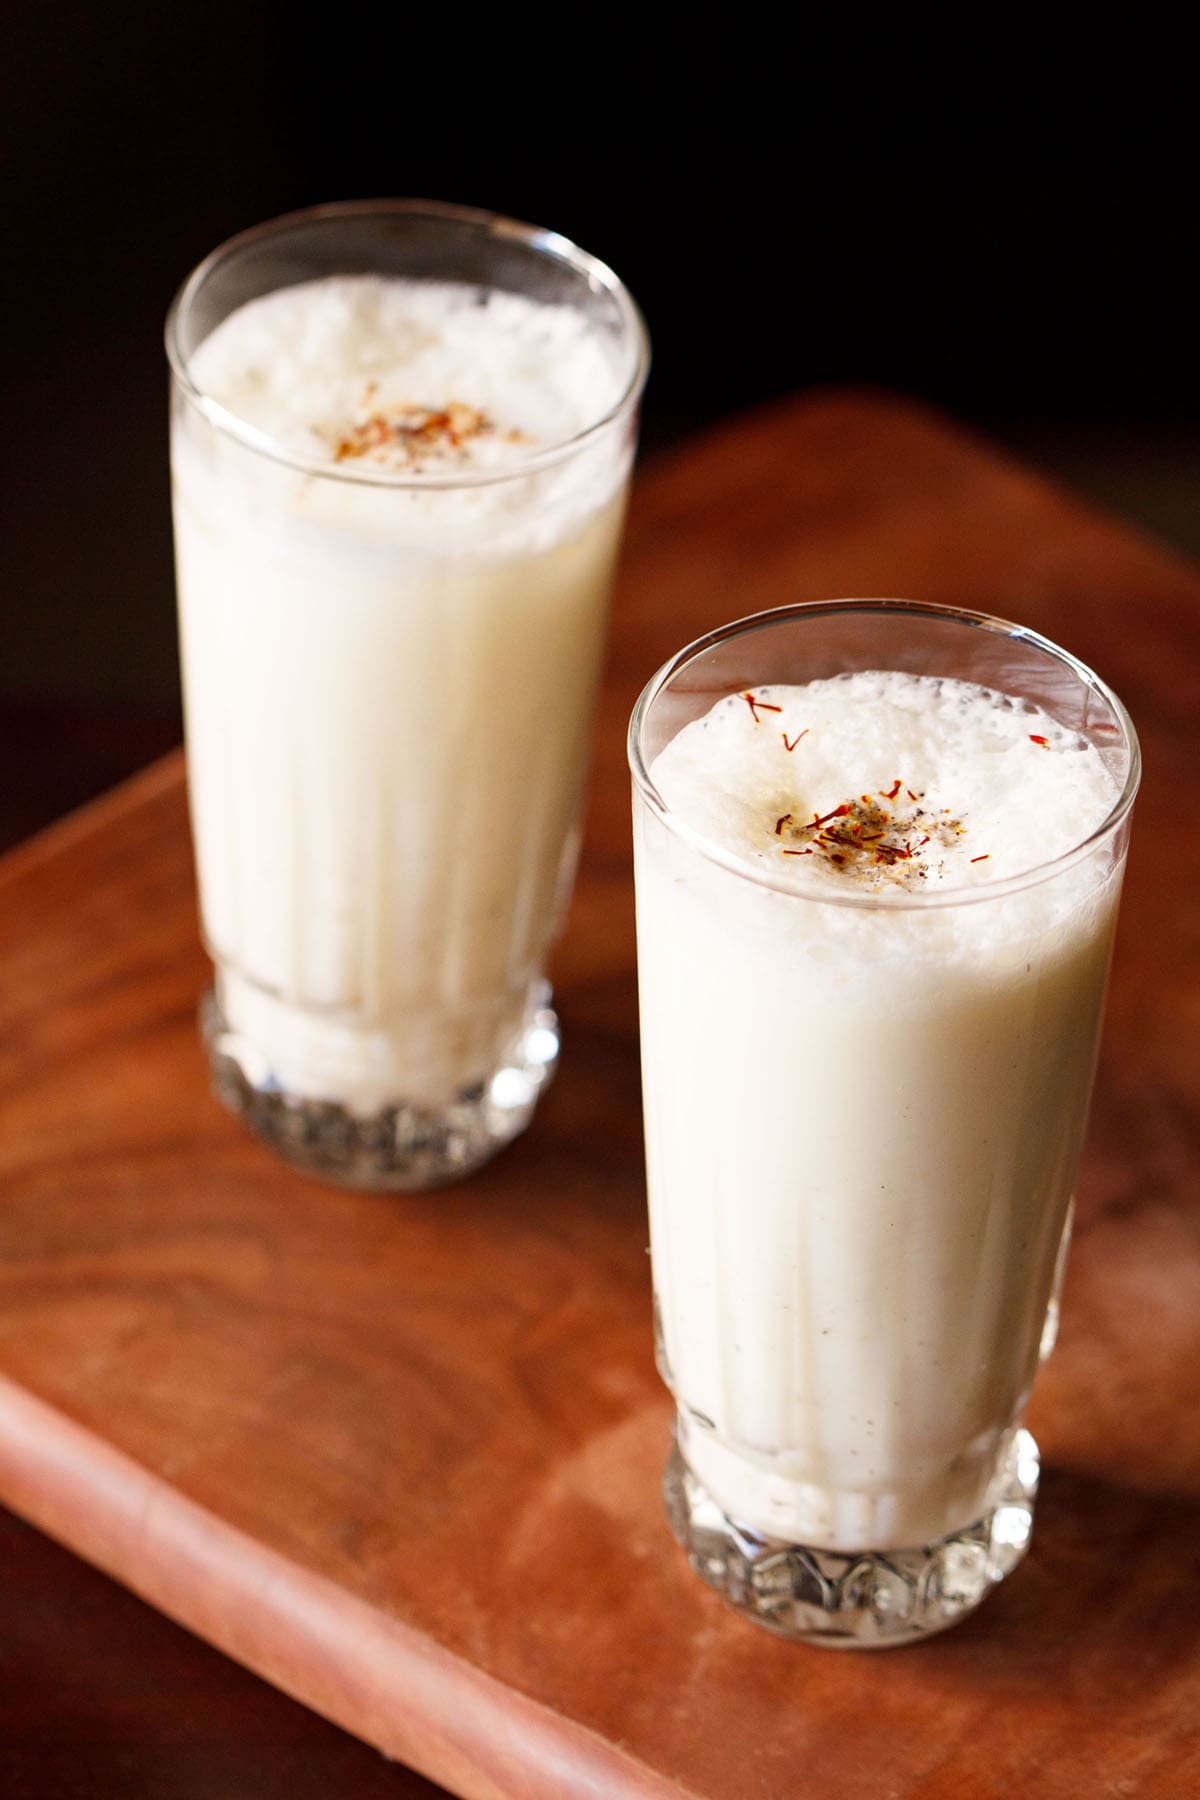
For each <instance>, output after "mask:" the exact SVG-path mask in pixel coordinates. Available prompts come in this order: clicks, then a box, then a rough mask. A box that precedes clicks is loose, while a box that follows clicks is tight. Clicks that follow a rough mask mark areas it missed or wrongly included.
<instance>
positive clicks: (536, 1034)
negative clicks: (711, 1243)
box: [200, 983, 559, 1193]
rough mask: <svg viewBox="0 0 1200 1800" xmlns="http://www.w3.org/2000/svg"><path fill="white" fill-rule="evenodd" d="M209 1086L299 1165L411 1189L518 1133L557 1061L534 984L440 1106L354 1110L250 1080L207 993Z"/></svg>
mask: <svg viewBox="0 0 1200 1800" xmlns="http://www.w3.org/2000/svg"><path fill="white" fill-rule="evenodd" d="M200 1030H201V1034H202V1036H203V1038H204V1041H205V1043H206V1045H207V1047H208V1055H209V1066H210V1070H211V1074H212V1084H213V1091H214V1093H215V1094H216V1096H217V1098H218V1099H219V1100H221V1101H222V1102H223V1103H224V1104H225V1105H226V1106H227V1107H228V1108H229V1110H230V1112H232V1113H236V1114H237V1116H238V1117H239V1118H240V1119H242V1120H243V1121H244V1122H245V1124H246V1125H247V1126H248V1127H249V1128H250V1130H251V1131H252V1132H254V1134H255V1136H256V1137H259V1138H261V1139H262V1140H263V1142H264V1143H266V1144H269V1145H270V1147H271V1149H272V1150H274V1151H276V1152H277V1153H278V1154H279V1155H280V1156H282V1157H284V1158H286V1160H287V1161H288V1162H290V1163H293V1164H295V1166H296V1167H297V1168H300V1169H303V1170H305V1171H306V1172H307V1173H308V1174H310V1175H316V1176H319V1177H321V1178H322V1179H324V1180H326V1181H332V1182H336V1183H338V1184H339V1185H340V1186H343V1187H353V1188H366V1189H372V1190H376V1191H382V1192H387V1191H399V1192H410V1193H411V1192H416V1191H420V1190H422V1189H425V1188H436V1187H444V1186H445V1185H446V1184H447V1183H449V1182H452V1181H459V1180H461V1179H462V1177H463V1176H465V1175H469V1174H470V1173H471V1172H472V1171H473V1170H474V1169H478V1168H479V1167H480V1166H481V1165H482V1164H483V1163H485V1162H487V1161H488V1160H489V1159H490V1158H491V1157H493V1156H494V1155H495V1154H496V1152H497V1151H498V1150H502V1149H503V1148H504V1146H505V1145H506V1144H508V1143H511V1142H512V1140H513V1138H515V1137H517V1136H519V1134H520V1133H521V1132H522V1131H524V1129H525V1127H526V1126H527V1125H528V1124H529V1121H530V1120H531V1119H532V1117H533V1112H534V1108H535V1106H536V1105H537V1100H538V1096H539V1094H540V1093H541V1092H542V1090H543V1088H545V1087H546V1086H547V1084H548V1083H549V1081H550V1078H551V1076H552V1075H553V1074H554V1070H555V1067H556V1066H557V1063H558V1050H559V1031H558V1019H557V1016H556V1015H555V1013H554V1011H553V1008H552V1007H551V1005H550V989H549V986H548V985H547V984H545V983H542V984H540V985H539V988H538V991H537V993H536V995H535V998H534V1002H533V1003H532V1004H531V1006H530V1008H529V1011H528V1013H527V1014H526V1017H525V1020H524V1022H523V1024H522V1026H521V1029H520V1030H519V1031H518V1033H517V1034H516V1037H515V1038H514V1039H513V1041H512V1042H511V1043H510V1045H509V1046H508V1049H507V1051H506V1053H505V1055H504V1057H503V1058H502V1060H501V1062H500V1065H499V1067H498V1068H496V1069H494V1070H492V1072H491V1074H490V1075H489V1076H488V1077H487V1079H486V1080H481V1081H478V1082H475V1083H473V1084H472V1086H470V1087H468V1088H463V1089H462V1090H461V1091H460V1092H459V1093H456V1094H455V1095H453V1097H452V1098H451V1099H450V1100H449V1101H448V1102H447V1103H446V1104H445V1105H444V1106H441V1107H430V1106H418V1105H410V1104H407V1103H406V1102H404V1101H402V1100H398V1101H396V1102H395V1103H394V1104H393V1105H390V1106H386V1107H384V1108H383V1109H382V1110H381V1111H379V1112H377V1113H373V1114H370V1115H368V1116H365V1117H364V1116H362V1115H360V1114H358V1113H355V1112H352V1111H351V1110H350V1109H349V1108H348V1107H346V1106H344V1105H342V1104H341V1103H340V1102H338V1101H330V1100H314V1099H310V1098H309V1097H308V1096H306V1095H304V1094H294V1093H288V1092H286V1091H285V1090H284V1089H282V1088H281V1087H279V1086H278V1085H275V1084H271V1083H265V1084H263V1083H260V1082H256V1081H253V1080H251V1078H250V1075H249V1074H248V1073H247V1070H248V1069H257V1067H258V1066H259V1065H260V1063H261V1058H260V1057H258V1056H257V1055H255V1054H254V1053H253V1052H252V1051H250V1048H249V1046H244V1047H243V1046H242V1045H241V1043H240V1040H239V1038H238V1035H237V1033H236V1032H234V1031H232V1030H231V1029H230V1027H229V1025H228V1023H227V1022H226V1019H225V1017H224V1015H223V1013H222V1011H221V1007H220V1003H219V1001H218V999H217V996H216V993H215V991H214V990H211V989H210V990H209V992H208V993H207V994H206V995H205V997H204V999H203V1001H202V1002H201V1005H200Z"/></svg>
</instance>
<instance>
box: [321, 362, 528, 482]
mask: <svg viewBox="0 0 1200 1800" xmlns="http://www.w3.org/2000/svg"><path fill="white" fill-rule="evenodd" d="M373 390H374V384H373V383H372V384H369V386H368V389H367V398H368V399H370V398H372V397H373ZM499 435H500V434H499V433H498V431H497V428H496V426H495V425H494V423H493V422H492V420H491V419H489V418H488V416H487V414H486V413H484V412H480V410H479V408H478V407H475V406H464V405H463V404H462V403H461V401H458V400H452V401H450V403H449V404H448V405H447V406H444V407H440V408H439V407H432V406H398V407H393V408H392V409H391V410H390V411H388V412H373V413H370V414H369V415H368V416H367V417H366V418H365V419H363V420H362V421H361V422H360V423H359V424H357V425H352V426H351V427H350V429H349V431H348V432H347V433H346V434H345V436H344V437H341V438H339V440H338V442H337V445H336V447H335V449H334V453H333V460H334V461H335V462H339V463H340V462H348V461H350V460H351V459H352V458H370V459H371V460H373V461H375V462H378V463H383V464H386V465H388V466H392V467H395V466H397V465H399V466H400V467H402V468H408V469H420V468H421V467H423V466H424V465H425V464H427V463H438V462H447V461H463V460H465V459H466V457H467V456H468V455H469V454H470V452H469V446H470V445H471V444H472V443H475V442H478V441H479V440H481V439H484V438H492V439H495V438H497V437H498V436H499ZM522 441H523V434H522V433H521V432H519V431H509V432H505V433H504V442H506V443H520V442H522Z"/></svg>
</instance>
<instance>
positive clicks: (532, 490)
mask: <svg viewBox="0 0 1200 1800" xmlns="http://www.w3.org/2000/svg"><path fill="white" fill-rule="evenodd" d="M622 354H623V356H624V359H625V361H626V362H627V361H628V351H627V349H626V350H625V351H624V352H623V353H622ZM630 374H631V372H630V369H629V367H627V366H624V365H623V363H622V361H621V359H620V358H619V357H618V354H617V351H616V349H614V348H613V346H612V344H611V343H610V341H609V340H608V339H607V338H606V337H605V335H604V334H603V333H602V332H601V331H599V330H598V329H597V328H595V327H594V326H593V325H592V324H591V322H590V321H589V319H588V318H587V317H586V316H585V315H584V314H583V313H582V312H581V311H579V310H577V309H575V308H573V307H571V306H569V305H565V304H564V305H549V304H541V303H539V302H536V301H534V300H531V299H527V298H525V297H523V296H521V295H517V294H511V293H504V292H499V291H496V290H491V289H486V288H483V289H481V288H478V287H473V286H468V285H465V284H447V283H437V282H425V281H412V282H409V281H404V280H399V279H391V278H383V277H373V276H345V277H342V276H337V277H331V278H327V279H323V280H319V281H310V282H304V283H301V284H299V285H297V286H293V287H287V288H284V289H281V290H279V291H276V292H273V293H269V294H267V295H265V296H264V297H262V298H259V299H255V300H252V301H250V302H249V303H248V304H246V305H244V306H242V307H241V308H240V309H239V310H237V311H234V312H233V313H232V314H231V315H230V316H229V317H227V318H226V319H225V320H224V321H223V322H222V323H220V324H219V325H218V326H217V327H216V329H215V330H213V331H212V332H211V334H210V335H209V336H208V337H207V338H206V339H205V340H204V341H203V342H202V343H201V344H200V345H199V347H198V349H197V350H196V351H195V352H194V354H193V355H192V357H191V359H190V364H189V375H190V377H191V381H192V384H193V387H194V388H195V389H196V390H198V392H199V395H200V396H202V398H200V399H198V400H197V398H196V397H195V395H193V396H192V397H191V398H190V399H185V398H180V399H179V400H178V402H177V411H176V428H175V432H174V442H173V471H174V489H175V529H176V544H177V559H178V587H179V606H180V620H181V636H182V652H183V670H184V691H185V704H186V715H187V731H188V764H189V778H190V789H191V805H192V817H193V826H194V835H195V843H196V853H197V861H198V869H199V883H200V893H201V902H202V911H203V920H204V930H205V935H206V938H207V942H208V945H209V948H210V950H211V952H212V954H213V957H214V960H215V962H216V964H217V969H218V991H219V997H220V1003H221V1008H222V1011H223V1013H224V1016H225V1019H226V1021H227V1023H228V1024H229V1026H230V1027H231V1028H232V1029H233V1030H234V1031H236V1032H237V1033H238V1034H239V1035H240V1038H241V1040H242V1042H243V1045H246V1044H248V1045H251V1046H253V1050H254V1053H255V1054H256V1055H257V1056H258V1058H259V1060H260V1062H261V1068H260V1069H259V1070H258V1071H257V1076H258V1079H259V1081H260V1082H261V1083H262V1084H264V1085H268V1086H278V1087H279V1088H282V1089H284V1090H286V1091H289V1092H294V1093H296V1094H300V1095H304V1096H307V1097H310V1098H313V1099H316V1100H328V1101H331V1102H336V1103H340V1104H341V1105H342V1106H344V1107H345V1108H346V1109H348V1110H349V1111H351V1112H352V1113H355V1114H358V1115H361V1116H367V1115H370V1114H372V1113H375V1112H377V1111H378V1110H379V1109H380V1108H384V1107H387V1106H390V1105H392V1104H393V1103H395V1102H397V1101H400V1100H402V1101H405V1102H411V1103H414V1104H419V1105H427V1106H431V1107H437V1106H444V1105H445V1104H446V1103H447V1102H449V1101H450V1100H452V1099H453V1097H454V1095H455V1094H456V1093H458V1092H459V1091H460V1090H462V1089H464V1088H467V1087H469V1086H470V1085H471V1084H472V1083H476V1082H478V1081H479V1080H481V1079H484V1078H486V1076H487V1075H488V1073H489V1072H490V1071H491V1070H492V1069H494V1068H495V1067H496V1066H497V1064H498V1061H499V1059H500V1056H501V1054H502V1051H503V1048H504V1045H505V1044H506V1042H507V1041H509V1040H510V1039H511V1038H512V1037H513V1034H514V1032H515V1031H517V1029H518V1028H519V1026H520V1024H521V1021H522V1018H523V1016H524V1015H525V1012H526V1008H527V1006H528V1003H529V997H530V993H531V991H532V990H533V989H534V988H535V986H536V984H537V982H538V980H539V977H540V975H541V973H542V971H543V969H544V964H545V958H546V953H547V950H548V947H549V944H550V942H551V941H552V939H553V937H554V935H555V932H556V929H557V925H558V922H559V917H560V911H561V902H562V900H563V898H564V896H565V893H566V890H567V887H568V885H569V881H570V876H571V872H572V867H573V858H574V841H575V833H576V820H577V815H578V809H579V805H580V799H581V791H582V783H583V779H584V772H585V762H586V756H587V749H588V739H589V725H590V716H591V709H592V701H593V696H594V691H595V688H596V683H597V678H598V672H599V667H600V660H601V654H602V648H603V643H604V632H605V622H606V613H607V602H608V597H609V591H610V587H611V583H612V576H613V568H614V562H615V558H616V554H617V546H618V539H619V535H620V530H621V520H622V513H623V508H624V496H625V488H626V482H627V477H628V472H629V463H630V458H631V453H632V441H631V440H632V428H631V426H621V427H618V428H617V429H615V430H610V431H606V432H602V433H599V434H597V436H596V437H595V439H594V440H592V441H588V442H586V443H584V444H582V445H576V446H574V447H573V448H571V449H570V451H569V452H565V453H564V454H563V455H562V456H560V457H558V458H557V459H556V458H555V457H554V456H553V455H546V454H545V453H546V452H548V451H552V449H553V447H554V446H567V445H569V444H570V443H571V440H573V439H574V438H576V437H577V435H578V434H579V433H581V432H584V431H586V430H587V429H588V428H589V427H590V426H592V425H594V424H595V423H596V422H597V421H599V420H602V419H603V418H605V416H606V415H607V414H608V413H609V412H611V411H612V410H613V408H614V407H616V405H617V404H618V402H619V401H620V400H621V397H622V395H623V394H624V393H625V392H626V391H627V389H628V386H629V382H630ZM230 417H231V418H232V420H234V421H236V425H235V428H234V429H232V430H230V429H228V428H227V427H228V424H229V419H230Z"/></svg>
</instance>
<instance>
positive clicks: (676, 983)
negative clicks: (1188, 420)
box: [635, 609, 1124, 1622]
mask: <svg viewBox="0 0 1200 1800" xmlns="http://www.w3.org/2000/svg"><path fill="white" fill-rule="evenodd" d="M804 610H805V609H797V611H798V612H799V613H800V614H803V612H804ZM766 617H767V618H768V619H769V618H770V617H771V615H767V616H766ZM697 706H698V702H697V703H694V704H693V705H692V706H691V708H690V711H691V712H692V714H693V715H695V716H692V717H691V718H690V719H689V721H688V722H686V723H684V724H683V725H682V728H681V729H678V730H677V731H675V733H674V735H670V736H668V737H667V741H666V742H665V744H663V745H662V746H661V747H659V748H658V749H657V753H656V754H654V755H653V756H652V757H648V758H647V759H646V763H645V768H644V780H643V782H642V784H641V785H640V786H639V790H638V804H637V807H636V850H637V908H638V961H639V972H640V989H641V1018H642V1056H643V1077H644V1089H645V1117H646V1150H647V1179H648V1189H649V1201H650V1220H651V1242H652V1255H653V1267H654V1286H655V1294H656V1301H657V1308H658V1319H659V1332H660V1354H661V1359H662V1363H663V1368H664V1373H665V1375H666V1378H667V1380H668V1382H669V1384H670V1386H671V1387H672V1389H673V1391H674V1394H675V1396H676V1400H677V1402H678V1406H679V1431H678V1441H679V1450H680V1453H681V1455H682V1458H683V1461H684V1464H685V1466H686V1471H687V1474H688V1478H689V1480H691V1481H692V1482H693V1483H694V1485H695V1487H696V1488H697V1490H701V1491H703V1493H704V1495H705V1496H706V1497H707V1498H708V1499H709V1500H710V1501H712V1502H715V1503H716V1506H717V1507H718V1508H719V1509H720V1512H721V1513H722V1514H723V1515H724V1516H725V1517H726V1518H728V1519H729V1520H732V1521H735V1522H737V1524H738V1525H739V1526H740V1527H742V1528H749V1530H750V1532H752V1533H757V1534H760V1536H761V1537H762V1538H763V1539H765V1540H770V1541H771V1542H773V1543H775V1544H776V1545H778V1544H784V1545H801V1546H805V1547H807V1549H809V1550H813V1551H818V1552H820V1551H828V1552H837V1553H843V1554H845V1555H848V1556H850V1557H851V1558H853V1557H854V1556H855V1555H856V1554H857V1553H860V1552H879V1551H889V1550H906V1549H910V1548H914V1547H921V1546H927V1545H930V1544H933V1543H935V1542H936V1541H937V1540H942V1539H945V1538H948V1537H952V1536H953V1534H955V1533H958V1532H960V1531H962V1530H964V1529H966V1528H970V1527H972V1526H973V1525H974V1524H976V1523H977V1522H979V1521H981V1520H983V1519H985V1518H986V1516H987V1515H988V1513H989V1509H990V1508H993V1507H995V1505H996V1503H997V1497H998V1492H999V1488H1000V1486H1001V1485H1002V1484H1003V1482H1004V1480H1005V1479H1007V1478H1008V1475H1009V1474H1011V1464H1012V1459H1013V1456H1014V1454H1015V1450H1014V1445H1015V1433H1016V1431H1017V1427H1018V1424H1019V1421H1020V1417H1021V1414H1022V1411H1023V1408H1024V1405H1025V1402H1026V1399H1027V1397H1028V1393H1029V1388H1030V1384H1031V1382H1032V1379H1033V1376H1034V1373H1035V1370H1036V1366H1037V1361H1038V1350H1039V1343H1040V1341H1041V1338H1042V1334H1043V1329H1044V1326H1045V1321H1046V1313H1047V1306H1048V1303H1049V1301H1050V1298H1051V1293H1052V1287H1053V1282H1054V1276H1055V1264H1056V1258H1057V1255H1058V1250H1059V1245H1060V1242H1061V1240H1062V1237H1063V1232H1064V1226H1065V1222H1066V1218H1067V1209H1068V1206H1069V1203H1070V1198H1071V1193H1072V1186H1073V1182H1074V1179H1075V1173H1076V1167H1077V1163H1078V1158H1079V1152H1080V1148H1081V1144H1082V1138H1083V1132H1084V1125H1085V1120H1086V1113H1087V1106H1088V1099H1089V1094H1090V1089H1091V1082H1092V1074H1093V1068H1094V1062H1095V1055H1096V1045H1097V1038H1098V1032H1099V1025H1100V1018H1101V1010H1102V1005H1103V996H1104V989H1105V979H1106V973H1107V968H1108V963H1109V956H1110V949H1111V942H1112V935H1113V927H1114V922H1115V918H1116V908H1117V898H1118V891H1119V886H1120V876H1121V857H1120V855H1113V854H1103V855H1101V854H1097V853H1093V854H1090V855H1089V854H1088V853H1087V852H1086V851H1084V852H1082V853H1077V854H1076V856H1075V858H1074V860H1072V857H1071V853H1072V852H1077V847H1078V846H1080V845H1084V844H1086V842H1087V840H1088V839H1089V838H1091V837H1092V836H1093V834H1094V833H1096V832H1097V831H1098V829H1099V828H1100V827H1101V826H1103V825H1104V823H1105V821H1106V820H1107V819H1108V818H1109V817H1110V816H1111V815H1112V813H1113V811H1114V807H1115V806H1116V804H1117V802H1118V799H1119V796H1120V793H1121V789H1122V785H1123V781H1124V774H1123V771H1122V770H1121V769H1120V768H1119V767H1118V766H1117V762H1118V760H1119V759H1117V758H1115V757H1114V756H1113V755H1112V754H1109V753H1107V751H1106V752H1105V753H1102V751H1101V748H1099V747H1098V746H1097V744H1096V743H1095V742H1093V741H1092V739H1091V738H1090V737H1089V735H1088V734H1087V732H1086V731H1083V730H1080V729H1078V728H1077V727H1076V726H1074V725H1073V724H1066V723H1062V722H1060V720H1059V719H1058V718H1056V717H1054V716H1052V715H1051V714H1049V713H1047V712H1045V711H1043V710H1041V709H1040V708H1039V707H1037V706H1036V705H1034V704H1033V703H1032V702H1030V701H1027V700H1025V699H1023V698H1021V697H1020V696H1019V695H1016V696H1014V695H1011V694H1005V693H1001V692H997V691H996V690H994V689H992V688H989V687H985V686H981V685H979V684H978V683H975V682H967V681H963V680H959V679H955V678H949V677H940V676H934V675H929V674H924V673H921V674H913V673H908V672H905V671H903V670H898V669H895V668H892V669H884V670H882V671H881V670H870V669H861V668H860V669H858V670H856V671H854V672H852V673H848V674H844V675H842V676H839V677H832V678H824V679H817V680H813V681H810V682H805V683H803V684H792V683H787V684H785V683H781V682H768V683H763V684H744V683H742V684H739V685H738V686H737V687H736V688H735V689H733V691H731V692H727V693H725V694H723V695H722V696H721V697H720V698H719V699H717V700H716V701H715V704H714V703H711V701H710V700H709V699H707V698H706V701H705V704H704V708H703V710H702V711H699V712H698V713H697ZM636 767H637V757H636V756H635V768H636ZM941 1622H945V1621H944V1620H942V1621H941Z"/></svg>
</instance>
